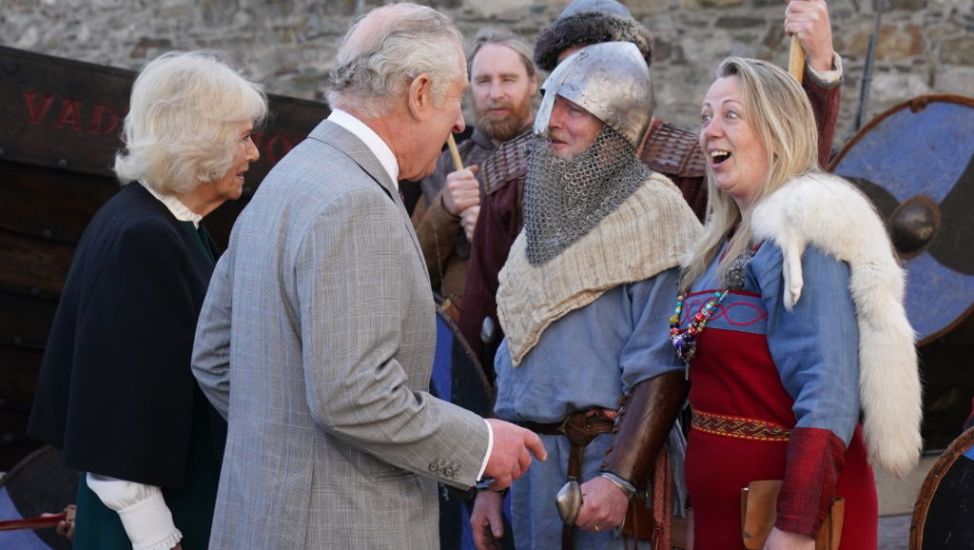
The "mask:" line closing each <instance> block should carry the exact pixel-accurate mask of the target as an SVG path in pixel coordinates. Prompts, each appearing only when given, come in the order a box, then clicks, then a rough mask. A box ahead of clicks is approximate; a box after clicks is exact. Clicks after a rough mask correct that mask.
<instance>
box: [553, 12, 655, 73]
mask: <svg viewBox="0 0 974 550" xmlns="http://www.w3.org/2000/svg"><path fill="white" fill-rule="evenodd" d="M612 41H619V42H632V43H633V44H635V45H636V47H637V48H639V51H640V53H641V54H642V56H643V59H645V60H646V65H647V66H649V65H650V62H651V61H652V55H653V52H652V48H653V39H652V37H651V36H650V35H649V31H648V30H646V27H643V26H642V25H641V24H639V22H638V21H636V20H635V19H633V18H632V16H631V15H630V14H629V10H627V9H626V8H625V6H623V5H622V4H619V3H618V2H615V1H614V0H575V1H573V2H572V3H571V4H569V5H568V7H566V8H565V11H563V12H562V13H561V15H559V16H558V19H556V20H555V21H554V22H553V23H552V24H551V25H549V26H548V27H546V28H545V29H544V30H542V31H541V33H540V34H538V40H537V42H536V43H535V46H534V62H535V63H537V64H538V67H540V68H541V69H543V70H545V71H552V70H554V68H555V66H556V65H557V64H558V54H560V53H561V52H563V51H565V49H567V48H569V47H571V46H588V45H591V44H600V43H602V42H612Z"/></svg>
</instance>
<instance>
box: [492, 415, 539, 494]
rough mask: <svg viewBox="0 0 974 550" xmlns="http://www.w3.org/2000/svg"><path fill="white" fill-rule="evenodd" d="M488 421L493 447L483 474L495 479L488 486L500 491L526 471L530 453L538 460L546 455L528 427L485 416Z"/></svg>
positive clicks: (529, 462) (534, 434) (535, 435)
mask: <svg viewBox="0 0 974 550" xmlns="http://www.w3.org/2000/svg"><path fill="white" fill-rule="evenodd" d="M487 422H488V423H489V424H490V427H491V430H493V432H494V448H493V449H491V453H490V457H489V458H488V459H487V468H486V469H485V470H484V475H485V476H490V477H492V478H494V483H493V485H491V489H493V490H495V491H500V490H502V489H506V488H508V487H510V485H511V482H512V481H514V480H515V479H517V478H519V477H521V476H522V475H524V472H526V471H527V470H528V466H530V465H531V455H532V454H533V455H534V456H535V458H537V459H538V460H546V459H547V458H548V452H547V451H545V448H544V445H543V444H542V443H541V438H540V437H538V435H537V434H536V433H534V432H532V431H531V430H526V429H524V428H522V427H520V426H515V425H514V424H511V423H510V422H504V421H503V420H497V419H496V418H488V419H487Z"/></svg>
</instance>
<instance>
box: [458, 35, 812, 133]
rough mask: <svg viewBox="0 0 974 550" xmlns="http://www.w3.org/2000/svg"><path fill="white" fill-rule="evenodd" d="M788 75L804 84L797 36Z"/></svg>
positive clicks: (790, 53)
mask: <svg viewBox="0 0 974 550" xmlns="http://www.w3.org/2000/svg"><path fill="white" fill-rule="evenodd" d="M788 74H790V75H791V76H793V77H795V80H797V81H798V83H799V84H801V83H802V75H804V74H805V50H803V49H802V45H801V44H799V43H798V37H797V36H795V35H792V37H791V48H789V50H788ZM450 137H453V136H450Z"/></svg>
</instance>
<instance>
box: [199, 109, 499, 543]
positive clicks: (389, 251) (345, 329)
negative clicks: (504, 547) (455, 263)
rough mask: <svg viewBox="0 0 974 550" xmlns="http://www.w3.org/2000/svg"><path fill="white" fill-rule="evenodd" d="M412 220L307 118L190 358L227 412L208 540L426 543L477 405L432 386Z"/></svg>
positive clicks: (467, 466)
mask: <svg viewBox="0 0 974 550" xmlns="http://www.w3.org/2000/svg"><path fill="white" fill-rule="evenodd" d="M429 288H430V287H429V279H428V277H427V274H426V267H425V265H424V263H423V259H422V255H421V252H420V250H419V244H418V242H417V241H416V236H415V234H414V233H413V229H412V225H411V223H410V221H409V219H408V217H407V215H406V211H405V209H404V208H403V206H402V202H401V200H400V197H399V193H398V192H397V191H396V188H395V186H394V183H393V182H392V181H391V180H390V179H389V176H388V173H387V172H385V170H383V168H382V166H381V164H380V163H379V161H378V160H377V159H376V158H375V156H374V155H373V154H372V153H371V152H370V151H369V150H368V149H367V148H366V146H365V144H364V143H362V142H361V141H360V140H359V139H358V138H356V137H355V136H354V135H353V134H351V133H350V132H348V131H347V130H345V129H343V128H341V127H340V126H338V125H336V124H334V123H331V122H329V121H327V120H326V121H323V122H322V123H321V124H319V125H318V127H317V128H315V129H314V131H312V132H311V134H310V135H309V137H308V138H307V139H306V140H304V141H303V142H302V143H301V144H299V145H298V146H297V147H296V148H294V149H293V150H292V151H291V152H290V153H288V155H287V156H286V157H285V158H284V159H282V160H281V162H279V163H278V164H277V166H276V167H275V168H274V169H273V170H272V171H271V172H270V173H269V174H268V175H267V177H266V178H265V179H264V181H263V183H262V184H261V186H260V187H259V189H258V191H257V193H256V194H255V195H254V197H253V200H251V202H250V204H249V205H248V206H247V208H246V209H245V210H244V211H243V213H242V214H241V215H240V217H239V218H238V220H237V222H236V225H235V226H234V228H233V233H232V234H231V237H230V246H229V249H228V250H227V252H226V253H225V254H224V255H223V257H222V258H221V259H220V261H219V263H218V265H217V267H216V270H215V272H214V274H213V280H212V282H211V283H210V288H209V291H208V293H207V296H206V301H205V302H204V304H203V310H202V313H201V315H200V321H199V325H198V328H197V332H196V344H195V348H194V350H193V374H194V375H195V376H196V378H197V379H198V380H199V382H200V385H201V386H202V388H203V390H204V392H205V393H206V394H207V397H208V398H209V399H210V401H212V402H213V404H214V405H215V406H216V408H217V410H219V411H220V412H221V413H222V414H223V415H224V416H226V417H227V419H228V421H229V433H228V438H227V447H226V454H225V455H224V461H223V471H222V475H221V477H220V489H219V494H218V497H217V507H216V513H215V515H214V518H213V531H212V536H211V539H210V545H211V548H214V549H224V548H228V549H229V548H241V549H274V550H280V549H292V548H368V549H373V548H377V549H379V548H390V549H392V548H396V549H399V548H423V549H426V548H436V547H438V545H439V542H438V535H437V520H438V514H437V507H438V504H437V494H436V481H442V482H445V483H448V484H452V485H456V486H458V487H465V486H470V485H472V484H473V483H474V482H475V477H476V475H477V473H478V470H479V469H480V466H481V464H482V461H483V459H484V456H485V455H486V452H487V445H488V428H487V426H486V424H485V423H484V421H483V420H482V419H481V418H480V417H478V416H476V415H474V414H472V413H470V412H468V411H465V410H463V409H461V408H459V407H456V406H454V405H451V404H449V403H446V402H444V401H440V400H438V399H435V398H433V397H431V396H430V395H429V394H428V393H426V392H425V390H426V389H427V388H428V387H429V380H430V370H431V367H432V360H433V352H434V345H435V338H436V336H435V324H434V323H435V320H434V310H433V307H434V305H433V301H432V297H431V293H430V290H429Z"/></svg>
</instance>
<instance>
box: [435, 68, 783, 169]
mask: <svg viewBox="0 0 974 550" xmlns="http://www.w3.org/2000/svg"><path fill="white" fill-rule="evenodd" d="M799 82H801V81H800V80H799ZM446 146H447V147H449V148H450V156H451V157H453V167H454V168H456V169H457V170H463V160H461V159H460V150H459V149H457V140H455V139H453V134H452V133H451V134H450V135H449V136H448V137H447V138H446Z"/></svg>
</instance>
